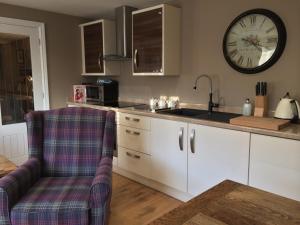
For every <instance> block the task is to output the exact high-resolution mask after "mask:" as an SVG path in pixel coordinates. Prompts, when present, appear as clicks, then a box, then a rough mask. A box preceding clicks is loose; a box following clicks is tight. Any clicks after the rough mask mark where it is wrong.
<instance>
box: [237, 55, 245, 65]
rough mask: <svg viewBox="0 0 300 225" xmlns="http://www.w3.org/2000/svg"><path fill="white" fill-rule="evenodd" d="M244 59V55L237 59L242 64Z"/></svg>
mask: <svg viewBox="0 0 300 225" xmlns="http://www.w3.org/2000/svg"><path fill="white" fill-rule="evenodd" d="M243 61H244V57H243V56H240V58H239V59H238V61H237V64H239V65H242V64H243Z"/></svg>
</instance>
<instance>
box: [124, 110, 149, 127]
mask: <svg viewBox="0 0 300 225" xmlns="http://www.w3.org/2000/svg"><path fill="white" fill-rule="evenodd" d="M119 124H121V125H124V126H128V127H134V128H138V129H143V130H150V118H148V117H144V116H136V115H132V114H126V113H120V114H119Z"/></svg>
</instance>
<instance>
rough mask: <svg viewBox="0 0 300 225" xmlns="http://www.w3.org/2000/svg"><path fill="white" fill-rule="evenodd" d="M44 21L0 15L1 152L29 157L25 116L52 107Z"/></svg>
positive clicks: (18, 158)
mask: <svg viewBox="0 0 300 225" xmlns="http://www.w3.org/2000/svg"><path fill="white" fill-rule="evenodd" d="M45 46H46V45H45V31H44V24H43V23H37V22H31V21H24V20H17V19H9V18H2V17H0V154H2V155H4V156H6V157H7V158H8V159H10V160H11V161H13V162H14V163H16V164H17V165H20V164H22V163H23V162H24V161H26V160H27V158H28V143H27V128H26V124H25V121H24V116H25V115H26V114H27V113H29V112H31V111H34V110H47V109H49V97H48V79H47V66H46V47H45Z"/></svg>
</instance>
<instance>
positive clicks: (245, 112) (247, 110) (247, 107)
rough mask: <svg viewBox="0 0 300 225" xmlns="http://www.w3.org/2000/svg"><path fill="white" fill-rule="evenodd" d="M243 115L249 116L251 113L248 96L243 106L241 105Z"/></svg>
mask: <svg viewBox="0 0 300 225" xmlns="http://www.w3.org/2000/svg"><path fill="white" fill-rule="evenodd" d="M243 115H244V116H251V115H252V104H251V102H250V99H249V98H247V99H246V102H245V103H244V106H243Z"/></svg>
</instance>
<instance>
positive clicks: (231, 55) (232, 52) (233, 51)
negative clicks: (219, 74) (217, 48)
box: [229, 49, 238, 58]
mask: <svg viewBox="0 0 300 225" xmlns="http://www.w3.org/2000/svg"><path fill="white" fill-rule="evenodd" d="M237 53H238V50H237V49H234V50H232V51H230V52H229V55H230V57H231V58H234V57H235V56H236V55H237Z"/></svg>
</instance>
